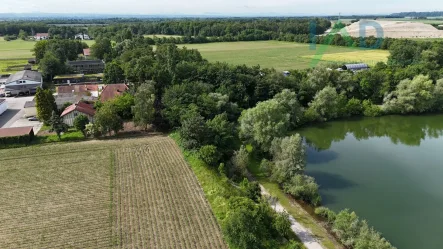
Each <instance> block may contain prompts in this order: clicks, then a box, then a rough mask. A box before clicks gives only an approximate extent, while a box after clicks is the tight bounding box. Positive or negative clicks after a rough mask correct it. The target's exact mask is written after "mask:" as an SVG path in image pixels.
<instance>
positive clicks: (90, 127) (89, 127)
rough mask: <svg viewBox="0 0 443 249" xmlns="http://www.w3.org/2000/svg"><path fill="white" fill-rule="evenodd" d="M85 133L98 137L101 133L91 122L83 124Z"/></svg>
mask: <svg viewBox="0 0 443 249" xmlns="http://www.w3.org/2000/svg"><path fill="white" fill-rule="evenodd" d="M85 134H86V136H91V137H100V136H101V135H102V134H101V132H100V128H99V127H98V126H97V125H96V124H93V123H89V124H87V125H85Z"/></svg>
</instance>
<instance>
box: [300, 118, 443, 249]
mask: <svg viewBox="0 0 443 249" xmlns="http://www.w3.org/2000/svg"><path fill="white" fill-rule="evenodd" d="M297 132H299V133H300V134H301V135H303V136H304V137H305V138H306V141H307V143H308V145H309V148H308V165H307V168H306V173H307V174H308V175H311V176H314V177H315V178H316V180H317V182H318V183H319V185H320V192H321V195H322V198H323V204H324V205H325V206H327V207H329V208H331V209H333V210H334V211H339V210H341V209H344V208H350V209H351V210H353V211H355V212H356V213H357V214H358V215H359V216H360V217H361V218H362V219H366V220H368V222H369V224H370V225H372V226H374V227H375V228H376V229H377V230H378V231H380V232H381V233H382V234H383V235H384V236H385V237H386V238H387V239H388V240H389V241H390V242H391V243H392V244H393V245H394V246H396V247H397V248H399V249H403V248H404V249H419V248H426V249H441V248H443V115H429V116H386V117H380V118H363V119H357V120H347V121H335V122H328V123H325V124H320V125H318V126H313V127H309V128H304V129H301V130H298V131H297Z"/></svg>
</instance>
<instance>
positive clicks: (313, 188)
mask: <svg viewBox="0 0 443 249" xmlns="http://www.w3.org/2000/svg"><path fill="white" fill-rule="evenodd" d="M283 189H284V190H285V192H286V193H288V194H291V195H293V196H294V197H295V198H296V199H299V200H302V201H304V202H306V203H308V204H311V205H313V206H318V205H320V203H321V196H320V194H319V193H318V185H317V183H315V180H314V178H313V177H310V176H306V175H299V174H297V175H295V176H294V177H292V178H291V180H290V181H289V182H287V183H284V184H283Z"/></svg>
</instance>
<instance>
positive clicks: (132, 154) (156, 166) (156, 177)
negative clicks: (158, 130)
mask: <svg viewBox="0 0 443 249" xmlns="http://www.w3.org/2000/svg"><path fill="white" fill-rule="evenodd" d="M151 141H152V142H150V143H148V144H146V145H144V146H137V147H127V148H123V149H119V150H117V151H116V178H115V192H114V198H113V199H114V202H115V217H116V220H115V224H114V226H113V227H114V229H113V233H114V236H116V237H117V238H118V239H117V241H118V246H119V247H121V248H226V245H225V243H224V242H223V239H222V237H221V233H220V229H219V227H218V225H217V222H216V220H215V218H214V216H213V215H212V212H211V209H210V207H209V205H208V203H207V202H206V199H205V197H204V194H203V192H202V190H201V188H200V186H199V184H198V182H197V180H196V178H195V176H194V175H193V173H192V171H191V170H190V169H189V167H188V166H187V164H186V162H185V161H184V159H183V157H182V155H181V153H180V151H179V150H178V148H177V146H176V145H175V143H174V142H173V141H172V140H170V139H169V138H164V137H157V138H153V139H152V140H151Z"/></svg>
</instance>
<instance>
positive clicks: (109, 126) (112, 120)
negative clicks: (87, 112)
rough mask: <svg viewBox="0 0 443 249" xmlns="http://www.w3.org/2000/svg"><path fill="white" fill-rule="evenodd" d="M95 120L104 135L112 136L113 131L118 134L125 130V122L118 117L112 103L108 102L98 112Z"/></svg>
mask: <svg viewBox="0 0 443 249" xmlns="http://www.w3.org/2000/svg"><path fill="white" fill-rule="evenodd" d="M94 118H95V124H96V125H97V126H98V127H99V129H100V131H101V132H102V134H106V133H108V134H109V135H110V134H111V132H112V131H113V132H114V134H117V133H118V132H119V131H120V130H123V120H122V118H121V117H120V116H119V115H118V113H117V110H116V108H115V106H114V105H112V103H110V102H106V103H105V104H104V105H103V106H102V107H101V108H100V109H99V110H98V111H97V113H96V114H95V117H94Z"/></svg>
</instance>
